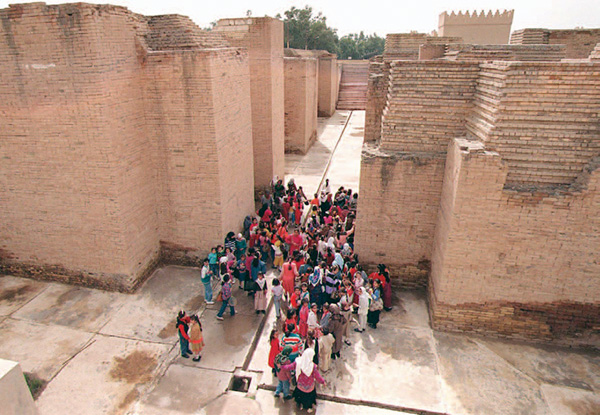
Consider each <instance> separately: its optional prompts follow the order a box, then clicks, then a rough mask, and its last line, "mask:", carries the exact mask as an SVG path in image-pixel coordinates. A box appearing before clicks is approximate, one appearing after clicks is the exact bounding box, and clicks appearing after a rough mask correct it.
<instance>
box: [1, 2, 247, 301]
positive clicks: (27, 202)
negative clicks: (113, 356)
mask: <svg viewBox="0 0 600 415" xmlns="http://www.w3.org/2000/svg"><path fill="white" fill-rule="evenodd" d="M0 18H1V20H2V36H0V39H1V40H0V97H1V98H2V99H1V101H0V123H1V124H2V126H3V128H2V129H1V130H0V141H1V142H2V145H1V146H0V152H1V153H2V154H1V158H2V160H3V163H2V164H1V165H0V178H1V179H2V183H4V186H2V189H0V210H1V211H2V212H3V220H2V223H1V225H0V239H1V240H2V244H1V246H0V248H1V249H2V259H1V262H2V269H3V270H8V271H10V272H13V271H14V272H18V273H20V274H23V275H34V274H35V275H37V276H39V277H40V278H50V279H63V280H66V281H69V282H78V283H88V284H91V285H94V286H98V287H102V288H113V289H119V290H123V291H128V290H131V289H132V288H134V287H135V286H136V284H138V283H139V282H140V281H141V280H142V279H143V278H144V277H145V276H146V275H148V274H149V272H150V271H151V268H152V266H153V264H154V265H155V264H156V263H157V261H158V260H159V258H160V251H161V248H160V244H159V241H160V240H166V241H169V242H172V243H177V244H181V245H183V246H185V247H187V249H188V250H200V251H202V250H205V249H206V248H207V247H208V246H209V244H211V243H216V242H217V241H220V240H221V239H222V236H223V231H224V229H227V230H229V229H235V228H239V226H240V223H241V221H242V219H243V217H244V216H245V215H246V214H247V212H248V211H251V210H252V207H253V204H252V191H251V189H252V183H251V177H252V175H251V174H249V173H250V172H251V171H252V169H251V163H252V157H251V148H252V147H251V146H252V143H251V123H250V114H249V112H248V110H247V108H248V107H249V105H250V96H249V84H248V80H247V78H248V59H247V55H246V54H245V52H244V51H242V50H239V49H235V48H220V49H211V50H207V49H202V45H203V44H204V43H202V42H209V38H210V39H213V40H210V42H217V41H218V40H215V39H216V38H214V36H212V35H210V36H208V35H207V37H206V38H205V37H203V36H202V35H201V34H200V32H198V31H195V32H193V33H191V32H190V28H189V26H188V25H187V23H186V24H184V23H185V22H186V20H185V18H182V17H181V16H179V17H177V18H176V19H175V20H176V21H178V22H180V24H175V25H174V26H168V25H167V26H165V25H162V26H161V25H160V24H157V22H158V21H160V20H161V18H163V17H161V16H157V17H153V18H146V17H144V16H140V15H136V14H134V13H131V12H129V11H128V10H127V9H125V8H122V7H116V6H96V5H89V4H67V5H59V6H46V5H45V4H43V3H33V4H25V5H16V6H11V7H10V8H8V9H3V10H0ZM164 19H165V20H170V19H171V20H172V19H173V17H172V16H164ZM149 21H150V22H154V23H149ZM182 22H183V23H182ZM188 23H189V22H188ZM165 28H170V29H169V31H168V33H167V34H165V33H162V31H163V30H166V29H165ZM196 29H197V28H196ZM192 34H193V36H191V35H192ZM159 39H160V41H159ZM190 42H191V43H190ZM194 42H196V43H194ZM219 42H220V41H219ZM149 44H151V45H152V47H149V46H148V45H149ZM193 44H195V45H197V46H193ZM161 45H166V46H165V48H166V49H167V50H169V51H168V52H165V51H159V50H156V49H155V48H159V47H162V46H161ZM178 45H181V48H179V46H178ZM220 45H221V46H222V44H220ZM180 49H185V51H181V50H180ZM232 149H233V151H232ZM248 153H250V156H248ZM223 172H227V174H223ZM248 177H250V179H248ZM248 181H249V183H247V182H248ZM248 185H249V186H250V187H249V189H250V190H246V189H245V187H244V186H248ZM220 207H223V209H227V210H228V212H227V214H226V215H221V214H217V215H215V213H214V212H219V208H220Z"/></svg>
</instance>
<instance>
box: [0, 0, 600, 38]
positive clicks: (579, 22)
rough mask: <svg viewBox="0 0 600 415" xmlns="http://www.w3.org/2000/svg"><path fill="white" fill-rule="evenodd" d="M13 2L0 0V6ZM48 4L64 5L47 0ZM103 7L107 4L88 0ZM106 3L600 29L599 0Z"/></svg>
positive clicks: (397, 29)
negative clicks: (443, 16)
mask: <svg viewBox="0 0 600 415" xmlns="http://www.w3.org/2000/svg"><path fill="white" fill-rule="evenodd" d="M9 3H10V4H12V3H27V2H26V1H18V0H10V1H6V0H0V7H1V8H4V7H8V4H9ZM46 3H48V4H58V3H66V2H65V1H46ZM89 3H106V1H89ZM110 3H111V4H119V5H122V6H126V7H127V8H129V9H130V10H131V11H133V12H136V13H141V14H145V15H155V14H169V13H179V14H183V15H187V16H190V17H191V18H192V20H194V22H196V24H198V25H199V26H201V27H207V26H208V25H209V24H210V22H212V21H215V20H218V19H221V18H225V17H242V16H245V15H246V11H247V10H251V11H252V15H253V16H255V17H261V16H265V15H268V16H275V15H276V14H277V13H282V12H283V11H285V10H287V9H289V8H290V7H291V6H296V7H304V6H305V5H307V4H308V5H310V6H312V8H313V10H315V11H316V12H322V13H323V14H324V15H325V16H326V17H327V22H328V24H329V26H331V27H333V28H337V29H338V33H339V34H340V35H344V34H348V33H356V32H359V31H361V30H363V31H364V32H365V33H373V32H375V33H377V34H378V35H380V36H383V35H385V34H387V33H402V32H409V31H411V30H417V31H419V32H425V33H429V32H431V31H432V30H434V29H437V24H438V16H439V14H440V13H442V12H443V11H452V10H454V11H459V10H463V11H465V10H471V11H472V10H475V9H477V10H483V9H485V10H490V9H491V10H494V11H495V10H496V9H500V10H504V9H514V10H515V16H514V20H513V26H512V30H516V29H523V28H527V27H542V28H549V29H572V28H574V27H577V26H581V27H586V28H592V27H593V28H598V27H600V0H505V1H500V0H497V1H489V0H477V1H474V0H455V1H448V0H444V1H442V0H422V1H418V0H412V1H406V0H321V1H310V0H304V1H293V0H252V1H249V0H244V1H242V0H216V1H214V0H213V1H206V0H176V1H172V2H170V1H168V0H114V1H111V2H110Z"/></svg>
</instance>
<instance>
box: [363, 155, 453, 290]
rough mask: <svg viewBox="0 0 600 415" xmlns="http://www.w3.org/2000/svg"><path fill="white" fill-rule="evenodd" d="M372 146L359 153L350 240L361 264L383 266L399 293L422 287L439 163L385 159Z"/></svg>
mask: <svg viewBox="0 0 600 415" xmlns="http://www.w3.org/2000/svg"><path fill="white" fill-rule="evenodd" d="M372 146H373V145H372V144H370V145H369V144H365V147H364V148H363V155H362V163H361V171H360V190H359V194H360V197H359V202H358V209H357V227H356V236H355V246H356V251H357V252H358V254H359V255H360V262H361V264H364V265H365V266H373V265H376V264H379V263H385V264H386V265H388V266H389V267H390V270H391V272H392V276H393V277H395V278H398V280H399V282H400V284H401V285H403V286H404V287H410V288H416V287H419V286H425V285H426V280H427V272H426V270H427V268H428V265H427V263H428V261H429V259H430V258H431V249H432V246H433V236H434V231H435V224H436V220H437V216H438V206H439V199H440V194H441V188H442V180H443V177H444V176H443V174H444V157H443V156H440V155H434V154H426V153H421V154H418V153H394V152H386V153H384V152H382V151H381V149H377V148H375V147H372ZM423 271H425V272H423Z"/></svg>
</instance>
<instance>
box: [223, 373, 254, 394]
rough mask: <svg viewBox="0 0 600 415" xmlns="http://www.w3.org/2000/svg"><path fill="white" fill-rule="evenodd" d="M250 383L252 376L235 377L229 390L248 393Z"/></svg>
mask: <svg viewBox="0 0 600 415" xmlns="http://www.w3.org/2000/svg"><path fill="white" fill-rule="evenodd" d="M250 382H252V378H251V377H250V376H239V375H233V377H232V378H231V382H229V390H232V391H237V392H244V393H246V392H248V389H250Z"/></svg>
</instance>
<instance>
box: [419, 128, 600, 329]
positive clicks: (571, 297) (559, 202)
mask: <svg viewBox="0 0 600 415" xmlns="http://www.w3.org/2000/svg"><path fill="white" fill-rule="evenodd" d="M599 165H600V164H599V163H598V162H596V163H592V164H590V165H589V168H588V169H587V170H586V171H585V172H584V173H583V174H582V175H581V177H580V181H579V182H578V183H576V184H574V185H573V186H571V187H570V188H569V189H568V190H562V191H557V192H554V193H548V192H544V191H537V192H523V191H517V190H510V189H506V188H505V186H506V184H505V183H506V180H507V177H508V174H509V170H510V167H509V166H508V165H507V164H506V163H504V162H503V160H502V157H501V155H500V154H498V153H496V152H493V151H489V150H486V148H485V145H484V144H483V143H482V142H481V141H473V140H466V139H457V140H454V141H453V143H452V144H451V146H450V149H449V152H448V157H447V161H446V177H445V179H444V185H443V192H442V201H441V212H440V217H439V221H438V224H437V227H436V236H435V244H434V253H433V258H432V273H431V283H432V287H431V293H430V300H431V301H430V302H431V307H432V316H433V321H434V326H435V327H438V328H445V329H453V330H466V331H472V330H475V331H487V332H494V333H496V334H500V335H504V336H507V335H508V336H517V337H529V338H532V337H534V338H546V339H550V338H555V337H561V336H565V335H574V334H576V333H578V334H582V333H584V332H586V331H588V332H589V331H591V330H592V329H594V327H595V328H597V327H598V325H599V324H600V314H599V313H598V310H600V300H599V299H600V279H599V276H600V264H598V261H597V251H598V246H599V245H598V241H599V235H600V219H599V218H600V169H598V167H599Z"/></svg>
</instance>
